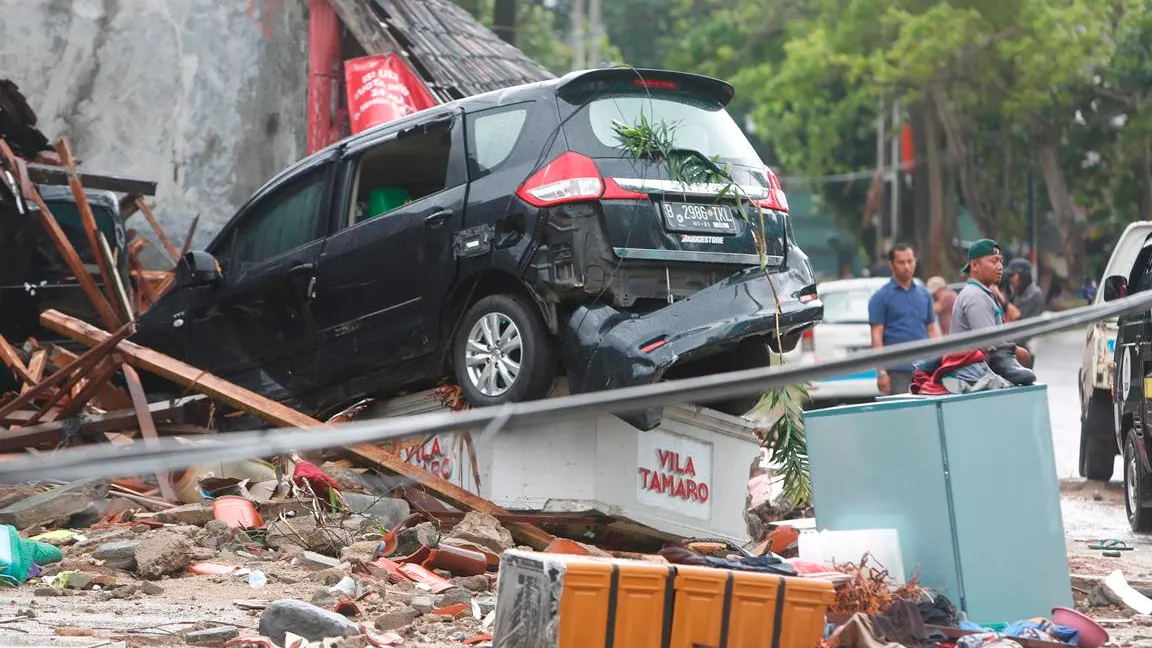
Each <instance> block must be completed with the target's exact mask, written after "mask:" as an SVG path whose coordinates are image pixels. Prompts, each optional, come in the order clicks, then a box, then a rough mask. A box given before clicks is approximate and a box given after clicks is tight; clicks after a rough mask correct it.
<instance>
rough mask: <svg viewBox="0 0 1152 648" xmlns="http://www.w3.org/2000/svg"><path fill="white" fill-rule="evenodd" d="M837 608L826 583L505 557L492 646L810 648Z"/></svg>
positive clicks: (628, 563)
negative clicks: (830, 612) (830, 609)
mask: <svg viewBox="0 0 1152 648" xmlns="http://www.w3.org/2000/svg"><path fill="white" fill-rule="evenodd" d="M833 602H835V594H834V592H833V588H832V584H831V583H829V582H827V581H820V580H806V579H802V578H783V577H780V576H773V575H770V574H761V573H754V572H737V571H732V570H727V569H713V568H709V567H690V566H676V565H667V564H661V563H656V562H645V561H638V560H618V559H607V558H595V557H590V556H570V555H561V554H540V553H531V552H521V551H515V550H510V551H506V552H504V555H503V556H502V557H501V561H500V581H499V588H498V590H497V606H496V610H497V612H496V624H495V630H494V632H493V639H494V645H497V646H500V645H511V646H521V647H525V648H528V647H531V648H597V647H601V646H603V647H604V648H609V647H611V648H649V647H651V648H695V647H697V646H710V647H711V646H716V647H719V646H723V647H724V648H810V647H814V646H816V645H817V643H819V641H820V638H821V637H822V636H823V631H824V615H825V614H826V613H827V611H828V607H829V606H830V605H831V604H832V603H833Z"/></svg>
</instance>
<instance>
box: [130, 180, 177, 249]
mask: <svg viewBox="0 0 1152 648" xmlns="http://www.w3.org/2000/svg"><path fill="white" fill-rule="evenodd" d="M133 204H135V206H136V208H137V209H139V210H140V213H141V214H144V218H145V219H146V220H147V221H148V224H149V225H151V226H152V231H153V232H155V233H156V238H158V239H160V244H161V245H163V246H164V249H165V250H167V252H168V254H170V255H172V263H176V262H177V261H179V260H180V256H179V255H180V251H179V250H177V249H176V246H175V245H172V239H170V238H168V234H167V233H165V232H164V228H163V227H160V223H159V221H157V220H156V216H155V215H154V214H153V213H152V208H151V207H149V206H148V203H146V202H144V198H143V197H142V196H136V200H135V201H133Z"/></svg>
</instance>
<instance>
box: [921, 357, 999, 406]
mask: <svg viewBox="0 0 1152 648" xmlns="http://www.w3.org/2000/svg"><path fill="white" fill-rule="evenodd" d="M987 360H988V356H987V355H986V354H985V353H984V352H983V351H981V350H980V349H972V350H971V351H960V352H958V353H949V354H948V355H945V356H942V357H941V358H940V366H939V367H937V368H936V371H933V372H932V375H931V376H929V375H928V374H927V373H925V372H923V371H917V372H916V373H914V374H912V386H911V387H910V388H909V391H911V392H912V393H913V394H919V395H921V396H945V395H947V394H949V393H950V392H949V391H948V389H947V388H945V387H944V385H942V384H940V381H941V380H942V379H943V378H944V376H945V375H947V374H948V372H950V371H955V370H957V369H959V368H960V367H967V366H968V365H971V364H976V363H977V362H986V361H987Z"/></svg>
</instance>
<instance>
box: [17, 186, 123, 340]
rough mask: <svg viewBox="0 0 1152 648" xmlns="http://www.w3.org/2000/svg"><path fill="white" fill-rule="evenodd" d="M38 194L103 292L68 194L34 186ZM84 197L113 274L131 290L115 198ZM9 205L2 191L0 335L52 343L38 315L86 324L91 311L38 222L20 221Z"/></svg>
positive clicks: (90, 193) (88, 193)
mask: <svg viewBox="0 0 1152 648" xmlns="http://www.w3.org/2000/svg"><path fill="white" fill-rule="evenodd" d="M37 190H38V191H39V192H40V196H41V197H42V198H43V200H44V204H45V205H46V206H47V207H48V209H49V210H50V211H51V213H52V215H53V216H54V217H55V219H56V222H57V224H58V225H59V226H60V229H61V231H62V232H63V233H64V235H65V236H66V237H67V238H68V240H69V242H70V243H71V244H72V246H73V248H74V249H75V250H76V253H77V255H78V256H79V257H80V261H81V262H82V263H83V264H84V265H85V267H86V268H87V269H88V270H89V272H90V274H92V276H93V280H94V281H95V282H96V284H97V285H98V286H101V287H102V286H103V284H102V283H101V282H102V278H101V277H100V274H99V270H98V267H97V265H96V256H95V253H94V252H93V250H92V246H91V245H90V244H89V242H88V238H87V236H86V234H85V230H84V225H83V220H82V218H81V215H80V207H79V205H78V204H77V203H76V199H75V197H74V196H73V194H72V190H71V188H70V187H62V186H55V185H38V186H37ZM84 194H85V197H86V198H87V201H88V204H89V207H90V208H91V210H92V218H93V221H94V222H95V225H96V231H97V232H98V233H99V234H102V235H103V237H104V238H105V239H106V240H107V242H108V247H109V249H110V250H111V251H112V258H113V259H114V260H115V267H114V271H115V272H117V273H119V275H120V281H121V282H123V284H124V285H129V281H128V256H127V254H126V252H125V250H126V245H127V230H126V228H125V225H124V218H123V214H122V213H121V211H120V203H119V202H118V200H117V198H116V194H114V193H112V192H111V191H102V190H95V189H86V190H85V191H84ZM9 201H11V194H10V193H8V192H6V191H4V190H0V259H2V262H0V314H2V316H0V333H2V334H3V335H4V337H6V338H7V339H10V340H15V339H23V338H26V337H28V336H35V337H36V338H37V339H39V340H41V341H48V340H55V339H56V338H57V336H56V335H55V334H53V333H52V332H51V331H48V330H46V329H44V328H43V327H41V326H40V324H39V315H40V312H41V311H44V310H48V309H50V308H54V309H56V310H59V311H61V312H64V313H67V314H69V315H73V316H75V317H79V318H81V319H85V320H87V321H94V320H96V318H97V313H96V310H95V308H94V307H93V306H92V304H91V302H90V301H89V300H88V298H87V297H86V296H85V295H84V293H83V291H82V290H81V288H80V285H79V284H78V283H77V282H76V281H75V280H74V279H72V278H71V275H72V272H71V270H70V269H69V268H68V266H67V264H66V263H65V262H64V260H63V258H61V256H60V254H59V252H58V251H57V250H56V247H55V246H54V245H53V243H52V240H51V239H50V238H49V237H48V236H47V235H46V234H45V232H44V227H43V225H42V224H41V223H40V220H39V218H38V217H36V216H31V215H30V214H28V215H21V214H20V211H19V209H17V208H16V206H15V203H10V202H9ZM29 207H30V208H31V209H35V207H34V206H31V205H30V206H29Z"/></svg>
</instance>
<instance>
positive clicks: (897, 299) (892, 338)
mask: <svg viewBox="0 0 1152 648" xmlns="http://www.w3.org/2000/svg"><path fill="white" fill-rule="evenodd" d="M888 264H889V265H890V266H892V279H891V280H890V281H889V282H888V283H886V284H884V287H883V288H881V289H880V290H877V291H876V292H875V294H873V295H872V298H871V299H869V300H868V323H869V324H870V325H871V326H872V348H873V349H880V348H883V347H886V346H888V345H890V344H900V343H901V342H913V341H915V340H923V339H926V338H930V337H933V338H934V337H939V336H940V327H939V326H938V325H937V324H936V313H935V311H934V310H933V308H932V295H931V293H929V292H928V289H927V288H925V287H924V286H921V285H919V284H917V283H916V282H915V281H913V277H914V276H915V274H916V252H915V251H914V250H913V249H912V246H910V245H905V244H899V245H896V246H895V247H893V248H892V249H891V250H889V251H888ZM912 372H913V368H912V364H911V363H909V364H905V365H896V366H892V367H886V368H884V369H880V371H879V372H878V373H877V375H876V388H877V389H879V390H880V393H881V394H906V393H908V387H909V386H910V385H911V384H912Z"/></svg>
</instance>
